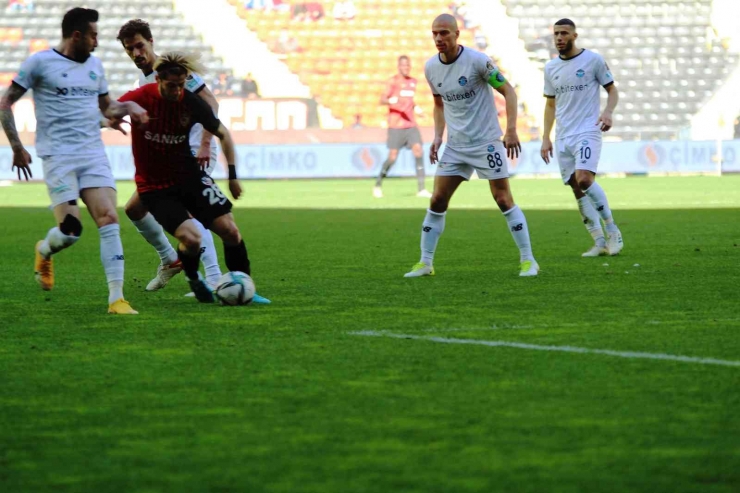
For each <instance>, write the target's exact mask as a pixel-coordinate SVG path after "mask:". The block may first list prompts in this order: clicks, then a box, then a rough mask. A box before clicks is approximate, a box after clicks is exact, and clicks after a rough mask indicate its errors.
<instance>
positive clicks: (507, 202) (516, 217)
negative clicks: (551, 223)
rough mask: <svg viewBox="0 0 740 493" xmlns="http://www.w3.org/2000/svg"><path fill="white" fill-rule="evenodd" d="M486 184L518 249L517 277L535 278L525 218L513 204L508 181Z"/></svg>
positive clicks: (503, 179)
mask: <svg viewBox="0 0 740 493" xmlns="http://www.w3.org/2000/svg"><path fill="white" fill-rule="evenodd" d="M507 174H508V173H507ZM488 183H489V186H490V188H491V194H492V195H493V199H494V200H495V201H496V205H498V208H499V209H500V210H501V212H502V213H503V214H504V217H505V218H506V223H507V224H508V226H509V231H511V236H512V238H514V243H516V246H517V248H519V262H520V272H519V275H520V276H522V277H529V276H536V275H537V273H538V272H539V265H537V261H536V260H535V259H534V255H533V254H532V242H531V241H530V238H529V227H528V226H527V218H526V217H525V216H524V212H522V210H521V209H520V208H519V206H518V205H516V204H515V203H514V197H513V196H512V194H511V188H510V187H509V179H508V178H499V179H495V180H489V182H488Z"/></svg>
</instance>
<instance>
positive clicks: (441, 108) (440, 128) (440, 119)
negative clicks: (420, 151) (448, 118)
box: [429, 94, 447, 164]
mask: <svg viewBox="0 0 740 493" xmlns="http://www.w3.org/2000/svg"><path fill="white" fill-rule="evenodd" d="M433 115H434V141H433V142H432V147H431V148H430V149H429V161H430V162H431V163H432V164H435V163H436V162H437V161H438V156H437V152H438V151H439V148H440V147H442V138H443V137H444V134H445V126H447V122H445V104H444V101H442V96H440V95H438V94H434V110H433Z"/></svg>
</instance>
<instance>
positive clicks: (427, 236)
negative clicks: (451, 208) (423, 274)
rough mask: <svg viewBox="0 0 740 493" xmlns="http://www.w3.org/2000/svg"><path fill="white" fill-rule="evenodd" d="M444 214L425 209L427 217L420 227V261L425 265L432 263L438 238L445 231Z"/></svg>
mask: <svg viewBox="0 0 740 493" xmlns="http://www.w3.org/2000/svg"><path fill="white" fill-rule="evenodd" d="M446 215H447V213H446V212H441V213H440V212H434V211H432V210H430V209H427V215H426V216H425V217H424V222H423V223H422V225H421V260H420V262H421V263H423V264H426V265H432V263H433V262H434V252H435V251H436V250H437V243H438V242H439V237H440V236H442V233H443V232H444V230H445V216H446Z"/></svg>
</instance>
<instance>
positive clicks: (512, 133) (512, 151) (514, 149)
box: [488, 73, 522, 159]
mask: <svg viewBox="0 0 740 493" xmlns="http://www.w3.org/2000/svg"><path fill="white" fill-rule="evenodd" d="M492 79H493V82H492ZM502 80H503V82H502ZM488 83H489V84H490V85H491V86H493V88H494V89H495V90H496V91H497V92H498V93H499V94H501V95H502V96H503V97H504V99H505V100H506V133H505V134H504V147H506V155H507V156H509V158H510V159H513V158H515V157H519V153H520V152H522V145H521V144H520V143H519V136H518V135H517V134H516V118H517V110H518V101H517V96H516V91H515V90H514V87H513V86H512V85H511V84H509V82H508V81H507V80H506V79H504V77H503V76H502V75H501V74H500V73H497V74H493V75H491V77H490V78H489V79H488ZM494 83H495V84H494Z"/></svg>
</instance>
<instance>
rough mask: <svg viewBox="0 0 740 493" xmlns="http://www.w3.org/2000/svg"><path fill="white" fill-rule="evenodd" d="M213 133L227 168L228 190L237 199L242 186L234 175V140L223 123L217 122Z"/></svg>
mask: <svg viewBox="0 0 740 493" xmlns="http://www.w3.org/2000/svg"><path fill="white" fill-rule="evenodd" d="M204 127H205V125H204ZM213 134H214V135H215V136H216V137H218V140H219V141H220V142H221V149H222V150H223V152H224V157H225V158H226V164H227V165H228V168H229V191H230V192H231V196H232V197H234V199H238V198H239V197H240V196H241V194H242V186H241V185H240V184H239V178H238V177H237V176H236V150H235V149H234V141H233V140H232V139H231V133H230V132H229V129H227V128H226V127H224V124H223V123H220V122H219V125H218V129H216V131H215V132H213Z"/></svg>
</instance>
